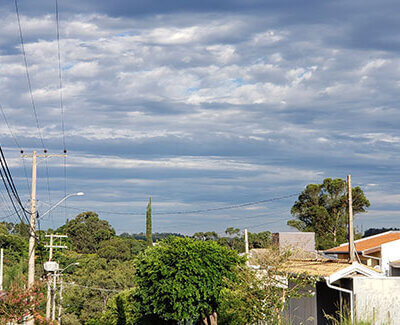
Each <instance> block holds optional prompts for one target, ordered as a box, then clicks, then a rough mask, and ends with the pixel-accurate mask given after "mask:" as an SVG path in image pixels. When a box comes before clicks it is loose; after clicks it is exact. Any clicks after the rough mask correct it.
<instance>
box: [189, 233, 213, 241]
mask: <svg viewBox="0 0 400 325" xmlns="http://www.w3.org/2000/svg"><path fill="white" fill-rule="evenodd" d="M193 238H195V239H198V240H218V234H217V233H216V232H215V231H207V232H196V233H194V234H193Z"/></svg>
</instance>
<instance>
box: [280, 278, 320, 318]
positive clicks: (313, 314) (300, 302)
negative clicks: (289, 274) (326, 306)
mask: <svg viewBox="0 0 400 325" xmlns="http://www.w3.org/2000/svg"><path fill="white" fill-rule="evenodd" d="M293 285H294V284H293V283H289V287H293ZM300 292H301V293H302V294H307V295H306V296H304V297H301V298H297V299H294V298H292V299H289V304H288V308H287V310H286V312H285V314H286V315H287V318H288V323H289V324H291V325H316V324H317V296H316V290H315V287H311V286H308V287H306V288H303V289H302V290H300Z"/></svg>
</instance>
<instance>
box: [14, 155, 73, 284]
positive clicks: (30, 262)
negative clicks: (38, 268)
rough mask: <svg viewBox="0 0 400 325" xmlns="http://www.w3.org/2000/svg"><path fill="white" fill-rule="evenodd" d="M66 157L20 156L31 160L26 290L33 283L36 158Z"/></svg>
mask: <svg viewBox="0 0 400 325" xmlns="http://www.w3.org/2000/svg"><path fill="white" fill-rule="evenodd" d="M65 156H66V155H49V154H47V153H46V150H45V153H44V154H38V153H37V152H36V151H33V153H32V155H24V154H22V155H21V157H22V158H32V190H31V217H30V222H29V255H28V288H31V287H32V286H33V283H34V282H35V237H36V234H35V231H36V176H37V171H36V166H37V158H38V157H41V158H48V157H65Z"/></svg>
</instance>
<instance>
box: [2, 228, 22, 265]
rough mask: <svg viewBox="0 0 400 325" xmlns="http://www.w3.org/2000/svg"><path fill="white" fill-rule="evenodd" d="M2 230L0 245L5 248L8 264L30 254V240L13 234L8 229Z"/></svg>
mask: <svg viewBox="0 0 400 325" xmlns="http://www.w3.org/2000/svg"><path fill="white" fill-rule="evenodd" d="M2 230H3V231H2V232H0V247H1V248H3V249H4V259H5V263H6V264H13V263H17V262H18V261H20V260H21V259H22V258H26V257H27V255H28V241H27V240H25V239H24V238H22V237H21V236H18V235H11V234H9V233H8V232H7V231H4V228H3V229H2Z"/></svg>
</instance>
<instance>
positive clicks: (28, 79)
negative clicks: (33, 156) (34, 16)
mask: <svg viewBox="0 0 400 325" xmlns="http://www.w3.org/2000/svg"><path fill="white" fill-rule="evenodd" d="M14 4H15V13H16V15H17V22H18V30H19V39H20V43H21V51H22V56H23V58H24V64H25V74H26V80H27V82H28V90H29V94H30V99H31V104H32V109H33V115H34V116H35V121H36V128H37V130H38V134H39V138H40V142H41V144H42V147H43V149H44V150H45V145H44V141H43V136H42V131H41V128H40V123H39V117H38V114H37V110H36V104H35V100H34V98H33V92H32V84H31V77H30V74H29V68H28V60H27V58H26V52H25V45H24V37H23V34H22V27H21V19H20V16H19V9H18V0H14Z"/></svg>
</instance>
